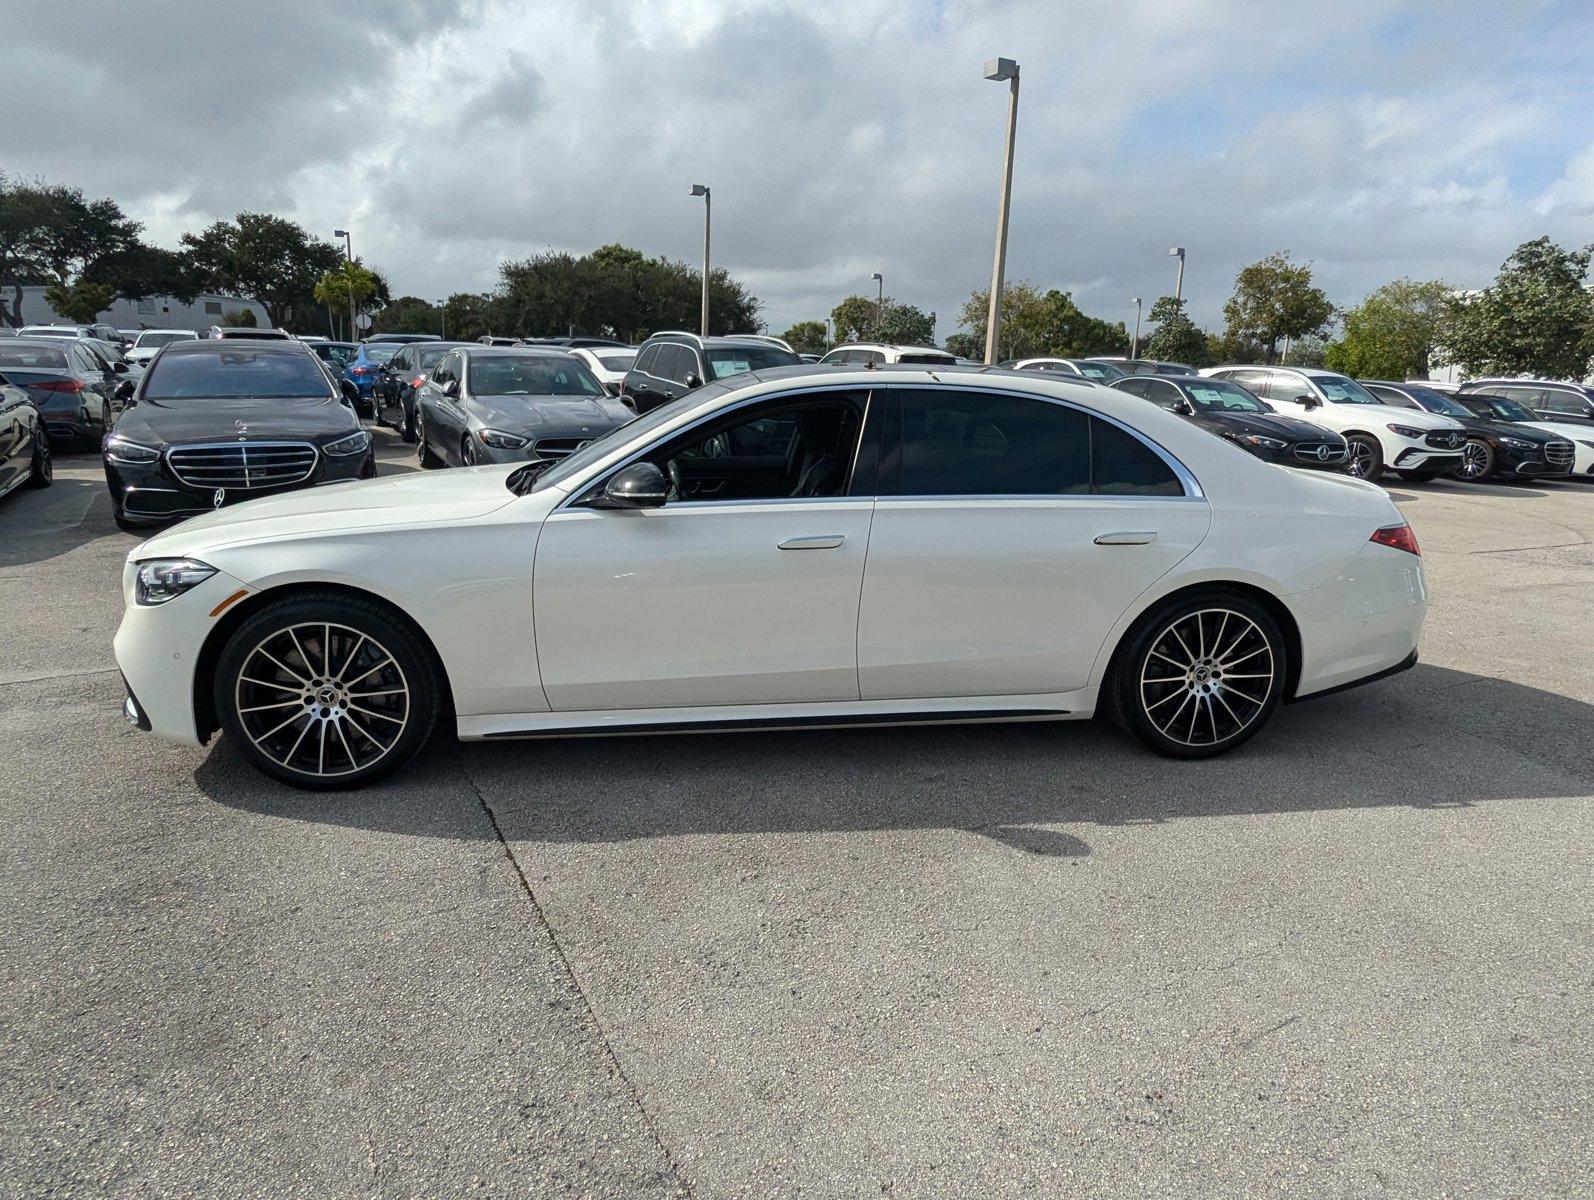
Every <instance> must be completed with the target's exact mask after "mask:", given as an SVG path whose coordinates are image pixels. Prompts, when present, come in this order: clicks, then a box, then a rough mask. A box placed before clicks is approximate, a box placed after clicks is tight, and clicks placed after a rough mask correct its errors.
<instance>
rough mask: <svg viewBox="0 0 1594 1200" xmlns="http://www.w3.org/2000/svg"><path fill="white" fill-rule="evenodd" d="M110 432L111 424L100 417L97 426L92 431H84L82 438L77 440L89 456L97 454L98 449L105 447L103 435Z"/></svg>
mask: <svg viewBox="0 0 1594 1200" xmlns="http://www.w3.org/2000/svg"><path fill="white" fill-rule="evenodd" d="M110 432H111V423H110V421H108V420H107V419H106V418H105V417H103V416H102V417H101V418H100V423H99V426H98V427H97V428H94V429H84V431H83V434H82V436H81V437H80V438H79V439H78V440H79V442H80V443H81V444H82V446H83V449H84V450H85V451H87V452H88V453H89V454H98V453H99V452H100V447H102V446H103V445H105V435H106V434H108V433H110Z"/></svg>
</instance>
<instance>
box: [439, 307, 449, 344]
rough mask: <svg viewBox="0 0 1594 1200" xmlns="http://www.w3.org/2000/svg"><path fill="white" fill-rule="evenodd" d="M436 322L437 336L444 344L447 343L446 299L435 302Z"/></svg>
mask: <svg viewBox="0 0 1594 1200" xmlns="http://www.w3.org/2000/svg"><path fill="white" fill-rule="evenodd" d="M437 321H438V330H437V332H438V335H439V336H440V337H442V339H443V340H444V341H445V342H446V341H448V300H447V299H446V298H445V299H442V300H439V301H438V302H437Z"/></svg>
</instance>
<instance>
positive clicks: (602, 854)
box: [0, 435, 1594, 1198]
mask: <svg viewBox="0 0 1594 1200" xmlns="http://www.w3.org/2000/svg"><path fill="white" fill-rule="evenodd" d="M383 443H384V446H383V455H384V458H385V459H386V460H388V462H387V469H399V466H400V464H401V463H402V465H403V466H404V467H406V468H407V467H408V466H409V464H410V463H411V461H412V459H411V457H410V456H409V454H408V452H407V448H401V447H399V446H397V445H396V443H394V442H393V441H392V439H391V437H389V436H387V435H383ZM1395 495H1396V499H1397V500H1399V501H1400V502H1401V504H1402V506H1403V507H1404V509H1405V511H1406V513H1407V514H1408V515H1409V517H1410V519H1411V521H1412V523H1413V525H1414V526H1415V528H1416V530H1417V533H1418V535H1419V537H1420V539H1421V541H1422V544H1423V547H1424V551H1425V554H1426V561H1427V564H1428V569H1429V572H1430V578H1431V581H1432V584H1433V590H1434V593H1435V605H1434V609H1433V613H1432V616H1431V618H1430V622H1429V626H1428V631H1427V634H1426V638H1425V643H1424V646H1423V655H1424V663H1423V665H1422V666H1421V667H1419V668H1418V669H1417V670H1415V671H1412V672H1409V673H1407V674H1405V675H1403V676H1400V677H1398V678H1396V679H1392V680H1390V681H1387V682H1385V683H1383V684H1380V685H1377V686H1375V687H1372V688H1369V689H1364V690H1361V691H1356V692H1351V693H1347V694H1344V695H1341V696H1336V697H1332V698H1328V699H1324V700H1321V701H1319V702H1316V703H1312V704H1303V705H1299V706H1293V707H1291V708H1289V709H1286V710H1284V711H1283V712H1282V713H1281V714H1280V716H1279V717H1278V718H1277V719H1276V720H1275V721H1274V723H1273V725H1272V727H1271V728H1270V729H1269V730H1268V731H1267V732H1266V733H1264V734H1263V735H1262V736H1261V737H1259V738H1258V739H1257V740H1256V741H1255V742H1253V743H1252V744H1251V745H1250V746H1249V747H1247V748H1246V749H1245V750H1244V751H1242V752H1240V753H1238V754H1236V755H1233V756H1230V757H1228V758H1225V759H1222V760H1220V761H1217V762H1212V763H1204V764H1195V765H1175V764H1171V763H1168V762H1164V761H1162V760H1159V759H1156V758H1152V757H1149V756H1147V755H1145V754H1143V753H1140V752H1138V751H1136V750H1134V749H1132V748H1131V747H1129V746H1128V745H1126V744H1125V743H1123V742H1122V741H1120V740H1119V739H1118V738H1116V737H1115V736H1113V735H1112V734H1111V733H1110V732H1108V731H1107V730H1106V729H1104V728H1102V727H1099V726H1095V725H1089V724H1076V725H1067V726H1060V727H1049V726H1006V727H984V728H965V729H957V730H947V729H935V730H895V731H892V730H885V731H863V730H857V731H849V732H842V733H806V734H780V735H755V734H747V735H741V736H703V737H693V738H687V737H657V738H633V739H612V740H587V741H575V742H567V743H562V744H561V743H530V744H521V745H494V746H485V747H456V746H452V745H447V744H439V745H438V746H437V747H435V748H434V749H432V750H430V751H429V752H428V753H427V754H426V755H425V756H424V757H423V758H422V759H421V760H420V761H418V762H417V763H416V764H415V766H414V767H413V768H412V769H411V770H409V771H407V772H405V773H404V774H403V775H402V776H401V777H400V778H398V779H397V780H395V781H392V782H391V783H389V784H387V785H385V786H382V787H378V788H376V789H373V790H370V791H367V792H364V793H360V794H355V795H346V796H317V795H310V794H302V793H298V792H294V791H290V790H288V789H285V788H281V787H278V786H276V785H274V784H271V783H269V782H267V781H265V780H264V779H262V778H260V777H258V776H256V775H254V774H253V773H252V772H251V771H249V770H248V769H246V768H245V767H244V766H243V764H242V763H241V761H240V760H239V758H238V756H237V755H236V754H235V753H234V752H233V751H232V750H231V748H230V747H229V746H227V745H226V744H224V743H223V744H217V745H214V746H212V748H211V749H209V750H208V751H186V750H179V749H173V748H169V747H164V746H162V745H159V744H157V743H156V742H154V741H153V740H151V739H150V738H149V737H147V736H145V735H142V734H139V733H136V732H134V731H132V730H130V729H129V728H127V726H126V725H125V724H124V723H123V721H122V718H121V716H120V714H119V712H118V706H119V704H120V699H121V693H120V690H119V685H118V680H117V676H116V674H115V672H114V670H113V664H112V659H111V653H110V645H109V642H110V636H111V633H112V631H113V630H114V628H115V625H116V623H117V621H118V620H119V616H120V599H119V596H118V572H119V564H120V561H121V559H122V557H123V555H124V554H125V553H126V551H127V550H128V548H129V547H130V546H131V545H132V544H133V542H134V539H132V538H131V537H129V536H127V535H124V534H119V533H117V532H116V530H115V529H114V527H113V526H112V525H111V521H110V514H109V510H108V507H107V503H106V499H105V496H104V487H103V483H102V481H101V480H100V478H99V477H98V467H97V462H96V461H95V460H93V459H90V458H81V457H80V458H76V459H71V458H63V459H62V461H61V470H60V479H59V481H58V483H57V485H56V486H55V488H53V489H52V490H50V491H48V492H18V493H14V494H13V495H12V496H10V497H8V498H7V499H5V500H4V501H3V502H0V764H3V765H0V805H3V821H4V824H3V839H0V869H3V872H4V876H3V899H4V905H3V924H0V978H3V989H4V990H3V996H0V1001H3V1003H0V1022H3V1029H0V1105H3V1111H4V1113H5V1119H4V1124H3V1129H0V1194H3V1195H6V1196H57V1195H58V1196H112V1195H114V1196H148V1195H174V1196H182V1195H196V1196H197V1195H204V1196H227V1197H237V1196H266V1197H297V1196H305V1197H328V1196H395V1197H396V1196H421V1195H426V1196H444V1195H455V1194H464V1193H470V1194H476V1195H484V1196H500V1197H527V1196H554V1195H584V1196H585V1195H591V1196H622V1197H647V1196H680V1195H692V1196H697V1197H704V1198H706V1197H729V1196H747V1197H767V1196H796V1195H805V1196H881V1195H898V1196H971V1197H992V1196H1008V1195H1013V1196H1036V1195H1065V1196H1134V1197H1140V1196H1177V1197H1200V1196H1215V1197H1216V1196H1221V1197H1233V1196H1314V1197H1317V1196H1336V1197H1358V1198H1360V1197H1381V1196H1422V1197H1433V1196H1456V1197H1461V1196H1480V1197H1482V1196H1488V1197H1503V1196H1532V1197H1544V1196H1562V1195H1565V1196H1571V1195H1574V1194H1580V1195H1588V1194H1589V1191H1590V1188H1591V1177H1594V1167H1591V1162H1594V1155H1591V1137H1590V1129H1591V1126H1590V1114H1589V1098H1590V1064H1591V1061H1594V1055H1591V1053H1590V1029H1591V1027H1594V1026H1591V1023H1590V1017H1591V1013H1590V1005H1589V983H1590V958H1591V956H1590V929H1591V922H1590V917H1591V913H1590V907H1591V906H1590V900H1589V897H1590V880H1591V879H1594V870H1591V862H1590V858H1591V854H1590V848H1591V844H1594V843H1591V837H1590V833H1591V825H1594V823H1591V819H1590V807H1589V796H1590V794H1591V793H1594V544H1591V543H1594V487H1588V486H1583V485H1575V484H1568V485H1560V486H1554V487H1552V486H1549V485H1545V486H1542V487H1524V488H1497V487H1489V488H1485V487H1475V486H1467V485H1461V484H1453V483H1440V484H1434V485H1426V486H1411V487H1407V486H1404V485H1396V492H1395Z"/></svg>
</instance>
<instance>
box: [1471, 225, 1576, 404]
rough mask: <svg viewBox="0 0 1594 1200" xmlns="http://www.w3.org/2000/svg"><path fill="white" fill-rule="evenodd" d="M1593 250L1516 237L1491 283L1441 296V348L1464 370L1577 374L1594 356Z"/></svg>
mask: <svg viewBox="0 0 1594 1200" xmlns="http://www.w3.org/2000/svg"><path fill="white" fill-rule="evenodd" d="M1591 256H1594V246H1585V247H1583V248H1582V249H1581V250H1563V249H1562V248H1561V247H1560V246H1557V245H1556V244H1555V243H1553V242H1552V241H1550V239H1549V238H1547V237H1541V238H1536V239H1535V240H1533V241H1531V242H1524V243H1522V245H1520V246H1518V247H1517V248H1516V250H1515V251H1514V252H1513V253H1512V255H1511V257H1510V258H1508V259H1506V260H1505V262H1504V264H1502V265H1501V267H1500V273H1499V274H1498V275H1497V276H1495V280H1494V283H1492V284H1491V285H1490V286H1489V287H1487V288H1485V289H1484V290H1483V291H1482V292H1480V293H1477V294H1475V295H1462V296H1455V297H1452V298H1451V299H1450V300H1449V301H1448V302H1447V304H1446V317H1447V323H1446V327H1445V330H1444V332H1443V335H1442V340H1441V344H1440V350H1441V353H1442V354H1443V355H1445V356H1446V357H1447V358H1448V359H1449V360H1450V361H1452V362H1454V363H1456V364H1457V365H1458V366H1460V367H1461V369H1462V370H1464V371H1466V372H1467V373H1468V374H1469V375H1482V374H1500V375H1538V376H1542V377H1545V378H1549V379H1582V378H1583V377H1584V376H1585V375H1587V374H1588V370H1589V363H1590V359H1591V357H1594V299H1591V297H1590V294H1589V292H1588V290H1587V287H1586V284H1587V280H1588V274H1589V261H1590V258H1591Z"/></svg>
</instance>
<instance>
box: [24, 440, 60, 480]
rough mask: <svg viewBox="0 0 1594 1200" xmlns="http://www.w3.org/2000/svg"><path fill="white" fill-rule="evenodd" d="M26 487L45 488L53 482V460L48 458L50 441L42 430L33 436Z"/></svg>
mask: <svg viewBox="0 0 1594 1200" xmlns="http://www.w3.org/2000/svg"><path fill="white" fill-rule="evenodd" d="M28 468H29V471H30V474H29V475H28V486H29V487H30V488H47V487H49V486H50V484H52V483H54V482H55V459H53V458H51V457H50V439H49V438H47V437H45V436H44V430H43V429H42V428H40V429H37V430H35V431H34V434H33V460H32V461H31V462H30V463H29V464H28Z"/></svg>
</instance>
